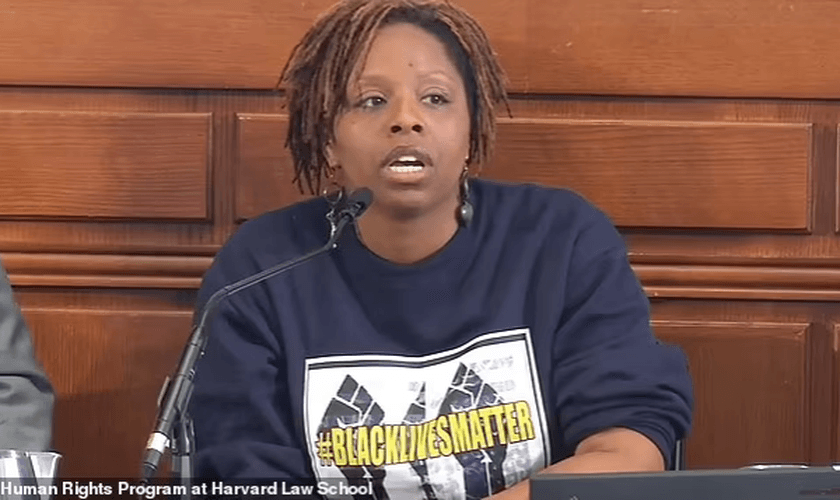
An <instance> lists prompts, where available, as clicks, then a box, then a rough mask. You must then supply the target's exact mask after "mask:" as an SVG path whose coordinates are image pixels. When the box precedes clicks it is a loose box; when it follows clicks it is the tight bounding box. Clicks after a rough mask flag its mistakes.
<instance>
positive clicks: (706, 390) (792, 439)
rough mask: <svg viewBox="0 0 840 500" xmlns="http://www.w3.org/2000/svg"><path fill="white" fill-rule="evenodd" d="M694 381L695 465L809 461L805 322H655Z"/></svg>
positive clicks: (691, 443)
mask: <svg viewBox="0 0 840 500" xmlns="http://www.w3.org/2000/svg"><path fill="white" fill-rule="evenodd" d="M653 326H654V330H655V332H656V335H657V336H658V337H659V338H661V339H662V340H664V341H666V342H669V343H673V344H677V345H679V346H680V347H682V348H683V350H684V351H685V352H686V355H687V356H688V358H689V365H690V370H691V375H692V378H693V380H694V384H695V385H694V393H695V398H696V411H695V414H694V418H695V420H694V430H693V432H692V435H691V437H690V439H689V440H688V442H687V450H688V457H687V461H688V464H689V466H690V467H691V468H708V467H742V466H745V465H750V464H752V463H753V462H755V461H756V460H758V461H761V462H763V463H783V462H807V461H808V459H809V456H808V455H809V453H808V452H809V447H808V441H809V436H808V435H807V434H806V433H807V431H808V430H809V428H808V424H807V422H808V419H809V415H808V405H809V401H808V395H809V389H808V387H809V386H808V383H809V376H808V356H807V353H808V341H809V340H808V324H778V323H760V322H751V323H746V322H744V323H739V322H688V321H662V320H657V321H654V322H653Z"/></svg>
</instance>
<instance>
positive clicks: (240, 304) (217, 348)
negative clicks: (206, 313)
mask: <svg viewBox="0 0 840 500" xmlns="http://www.w3.org/2000/svg"><path fill="white" fill-rule="evenodd" d="M227 257H228V258H233V256H231V255H230V254H228V255H227ZM223 259H224V258H223ZM221 266H222V264H221V263H220V262H219V259H217V262H216V264H215V265H214V267H213V268H212V269H211V270H210V271H209V272H208V274H207V275H206V276H205V279H204V282H203V284H202V289H201V292H200V295H199V301H198V304H201V305H203V304H204V302H205V301H206V300H207V299H208V298H209V296H210V295H211V294H212V293H213V292H215V291H216V290H218V289H220V288H221V287H223V286H225V285H228V284H230V283H232V282H234V281H236V279H239V278H242V277H244V276H245V275H247V274H249V273H248V272H244V271H243V272H240V273H227V275H228V276H229V278H224V276H225V274H226V273H224V272H223V271H222V270H221ZM237 274H238V275H237ZM234 275H236V276H234ZM270 308H271V306H270V304H269V303H268V301H267V299H266V296H265V292H264V291H263V290H261V289H260V286H259V285H257V286H255V287H253V288H250V289H248V290H246V291H243V292H241V293H239V294H237V295H235V296H232V297H231V298H230V299H229V300H227V301H224V302H223V303H222V305H221V306H220V308H219V310H218V312H217V313H216V314H214V315H211V316H210V319H209V323H208V325H209V338H208V344H207V349H206V351H205V354H204V356H203V358H202V359H201V360H200V362H199V365H198V368H197V370H196V378H195V392H194V393H193V398H192V404H191V415H192V417H193V420H194V425H195V434H196V436H195V437H196V467H195V470H196V475H197V476H198V477H200V478H204V479H226V480H227V479H249V480H252V479H264V478H270V479H280V478H304V477H309V476H311V473H310V472H309V466H308V461H307V458H306V455H305V453H304V452H303V449H302V447H301V446H300V444H299V442H298V440H297V439H296V437H295V432H294V426H293V422H292V408H291V405H290V403H289V401H290V397H289V392H288V387H287V384H286V382H285V377H284V376H283V375H282V374H284V373H285V362H284V353H283V350H282V346H281V344H280V342H279V340H278V336H277V335H275V333H274V332H273V331H272V326H271V323H272V320H271V318H272V317H273V316H272V313H271V312H270Z"/></svg>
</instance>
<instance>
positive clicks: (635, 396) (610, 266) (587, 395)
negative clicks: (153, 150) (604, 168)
mask: <svg viewBox="0 0 840 500" xmlns="http://www.w3.org/2000/svg"><path fill="white" fill-rule="evenodd" d="M554 359H555V360H556V365H555V369H554V372H553V384H554V387H556V388H559V390H558V392H557V399H556V402H555V403H556V408H555V410H556V412H557V413H556V414H558V415H559V416H560V426H561V431H562V436H563V449H564V450H563V451H564V452H565V453H566V454H567V455H571V454H573V452H574V450H575V448H576V447H577V445H578V444H579V443H580V442H581V441H582V440H584V439H585V438H587V437H589V436H591V435H593V434H595V433H598V432H600V431H602V430H605V429H608V428H611V427H624V428H629V429H632V430H635V431H638V432H640V433H642V434H644V435H645V436H647V437H648V438H649V439H651V440H652V441H653V442H654V443H656V445H657V446H658V447H659V449H660V450H661V451H662V454H663V456H664V458H665V462H666V467H669V466H670V460H671V457H672V451H673V448H674V445H675V442H676V440H677V439H681V438H683V437H685V435H686V434H687V433H688V431H689V428H690V425H691V413H692V406H693V394H692V385H691V379H690V377H689V373H688V365H687V362H686V358H685V356H684V355H683V353H682V351H681V350H680V349H679V348H678V347H676V346H668V345H665V344H662V343H660V342H658V341H657V340H656V338H655V337H654V336H653V333H652V330H651V327H650V313H649V303H648V300H647V297H646V296H645V294H644V291H643V290H642V288H641V285H640V284H639V281H638V279H637V278H636V276H635V274H634V273H633V270H632V268H631V267H630V264H629V262H628V260H627V253H626V249H625V246H624V243H623V241H622V239H621V237H620V236H619V234H618V232H617V231H616V230H615V228H614V227H613V226H612V224H611V223H610V222H609V220H608V219H607V218H606V217H605V216H604V215H603V214H601V213H600V212H596V213H595V214H593V216H592V217H591V219H590V222H589V223H588V224H587V225H586V227H585V228H584V229H583V230H582V231H581V232H580V234H579V236H578V239H577V241H576V242H575V245H574V252H573V256H572V260H571V267H570V270H569V274H568V281H567V287H566V302H565V306H564V311H563V317H562V320H561V325H560V327H559V329H558V331H557V336H556V338H555V348H554Z"/></svg>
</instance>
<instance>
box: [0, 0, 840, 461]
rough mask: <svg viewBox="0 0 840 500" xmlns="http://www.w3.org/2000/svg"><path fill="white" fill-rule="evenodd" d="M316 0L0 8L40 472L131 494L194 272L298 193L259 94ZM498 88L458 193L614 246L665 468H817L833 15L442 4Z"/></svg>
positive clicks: (826, 411) (474, 0) (608, 3)
mask: <svg viewBox="0 0 840 500" xmlns="http://www.w3.org/2000/svg"><path fill="white" fill-rule="evenodd" d="M331 3H332V2H331V0H311V1H310V0H305V1H295V2H292V1H279V0H240V1H239V2H230V1H227V0H205V1H203V2H199V3H196V2H185V1H171V0H143V1H139V2H121V1H118V0H77V1H74V2H65V1H63V0H27V1H17V0H0V33H2V36H1V37H0V176H2V178H3V180H4V182H3V183H0V255H1V256H2V260H3V263H4V265H5V266H6V267H7V269H8V270H9V272H10V275H11V278H12V282H13V284H14V286H15V290H16V293H17V296H18V298H19V301H20V303H21V305H22V307H23V309H24V313H25V315H26V318H27V320H28V321H29V322H30V324H31V327H32V329H33V331H34V335H35V342H36V348H37V351H38V354H39V356H40V358H41V359H42V361H43V363H44V365H45V367H46V369H47V371H48V372H49V374H50V376H51V378H52V380H53V382H54V384H55V386H56V388H57V391H58V402H57V405H56V413H55V447H56V449H57V450H59V451H60V452H62V453H64V454H65V461H64V463H63V467H62V475H63V476H66V477H83V476H99V477H108V476H133V475H135V474H136V471H137V469H138V464H139V457H140V454H141V450H142V448H143V446H144V443H145V439H146V437H147V436H148V433H149V431H150V429H151V425H152V420H153V418H154V415H155V401H156V398H157V394H158V390H159V387H160V384H161V383H162V381H163V379H164V377H165V375H166V374H167V373H169V372H170V371H171V370H172V369H173V368H174V365H175V363H176V361H177V358H178V355H179V353H180V351H181V348H182V346H183V343H184V341H185V339H186V337H187V335H188V331H189V325H190V317H191V310H192V302H193V300H194V297H195V291H196V288H197V287H198V285H199V283H200V279H201V275H202V273H203V272H204V270H205V269H206V268H207V266H208V265H209V263H210V261H211V259H212V256H213V254H214V253H215V252H216V251H217V250H218V248H219V247H220V245H221V244H222V243H223V242H224V241H225V239H226V238H227V237H228V236H229V235H230V234H231V233H232V232H233V231H234V230H235V228H236V227H237V225H238V224H239V223H240V222H241V221H242V220H244V219H246V218H248V217H251V216H254V215H256V214H258V213H261V212H263V211H265V210H268V209H271V208H274V207H278V206H282V205H286V204H289V203H292V202H294V201H296V200H298V199H300V195H299V194H298V192H297V191H296V188H294V187H293V186H292V185H291V184H290V180H291V175H290V161H289V158H288V156H287V153H286V152H285V151H284V150H283V148H282V143H283V135H282V134H283V130H284V124H285V122H284V118H283V109H282V103H281V100H280V97H279V96H278V95H277V94H276V93H274V92H273V91H272V88H273V86H274V84H275V82H276V80H277V76H278V72H279V70H280V68H282V66H283V63H284V62H285V59H286V57H287V55H288V53H289V51H290V49H291V47H292V45H293V44H294V43H295V42H296V41H297V39H298V38H299V37H300V36H301V35H302V34H303V32H304V30H305V29H306V28H307V27H308V26H309V24H310V23H311V21H312V20H313V19H314V18H315V16H316V15H317V14H318V13H319V12H321V11H322V10H324V8H326V7H327V6H328V5H330V4H331ZM459 3H460V4H461V5H463V6H464V7H466V8H467V9H468V10H469V11H470V12H472V13H473V14H474V15H475V16H476V17H477V18H478V19H479V21H480V22H481V23H482V24H483V25H484V26H485V27H486V29H487V30H488V32H489V34H490V37H491V39H492V41H493V43H494V44H495V46H496V48H497V50H498V52H499V55H500V57H501V59H502V62H503V64H504V66H505V68H506V69H507V71H508V74H509V79H510V91H511V93H512V97H513V103H512V111H513V118H507V117H505V118H503V119H502V121H501V125H500V135H499V143H498V145H497V150H498V153H497V156H496V159H495V161H494V162H493V164H491V165H486V166H485V167H484V170H483V173H482V175H484V176H487V177H491V178H497V179H509V180H521V181H536V182H541V183H546V184H550V185H562V186H569V187H572V188H574V189H576V190H578V191H580V192H581V193H583V194H584V195H586V196H587V197H589V198H590V199H591V200H592V201H594V202H595V203H596V204H598V205H600V206H601V207H602V208H604V209H605V210H606V211H607V212H608V213H609V214H610V216H611V217H612V218H613V220H614V221H615V222H616V224H617V225H619V227H620V229H621V231H622V233H623V234H624V235H625V236H626V239H627V242H628V246H629V249H630V257H631V260H632V263H633V265H634V267H635V270H636V271H637V273H638V275H639V277H640V279H641V280H642V283H643V284H644V286H645V288H646V290H647V292H648V294H649V295H650V297H651V301H652V311H653V322H654V327H655V330H656V332H657V334H658V335H659V336H660V337H661V338H663V339H665V340H667V341H670V342H675V343H677V344H679V345H681V346H682V347H683V348H684V349H685V350H686V352H687V353H688V355H689V358H690V362H691V370H692V372H693V376H694V380H695V383H696V396H697V409H696V426H695V429H694V433H693V435H692V436H691V438H690V440H689V441H688V465H689V466H690V467H695V468H701V467H737V466H742V465H747V464H751V463H756V462H801V463H812V464H819V463H828V462H834V461H840V435H838V432H837V429H838V425H840V411H838V393H840V304H838V302H840V236H838V231H840V202H838V200H840V190H838V182H837V180H838V177H837V171H838V127H839V126H840V105H839V103H840V101H838V98H840V57H837V56H836V49H837V42H838V40H840V37H838V34H837V33H838V29H837V27H838V26H840V3H838V2H836V1H831V0H809V1H807V2H805V1H800V0H785V1H779V2H767V1H764V0H706V1H704V2H697V1H694V0H641V1H637V0H631V1H627V0H590V1H588V2H572V1H569V0H516V1H514V0H460V2H459Z"/></svg>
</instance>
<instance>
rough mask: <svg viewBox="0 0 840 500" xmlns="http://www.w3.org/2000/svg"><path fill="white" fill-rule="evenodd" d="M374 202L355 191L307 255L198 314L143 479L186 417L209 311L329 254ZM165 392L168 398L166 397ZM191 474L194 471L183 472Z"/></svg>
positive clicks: (226, 290) (240, 285)
mask: <svg viewBox="0 0 840 500" xmlns="http://www.w3.org/2000/svg"><path fill="white" fill-rule="evenodd" d="M372 201H373V194H372V193H371V191H370V189H368V188H360V189H357V190H356V191H354V192H353V193H352V194H350V196H349V197H348V199H347V202H346V203H345V204H344V206H343V207H342V208H341V210H340V211H339V212H338V215H337V217H336V225H335V230H334V231H333V232H332V235H331V236H330V239H329V241H327V243H326V244H325V245H324V246H322V247H320V248H318V249H316V250H313V251H311V252H309V253H308V254H305V255H303V256H300V257H297V258H295V259H292V260H288V261H285V262H281V263H279V264H277V265H274V266H272V267H269V268H268V269H264V270H262V271H260V272H258V273H256V274H252V275H251V276H247V277H245V278H243V279H241V280H239V281H236V282H234V283H231V284H230V285H227V286H225V287H223V288H220V289H219V290H217V291H216V292H215V293H214V294H213V295H211V296H210V298H209V299H208V300H207V303H206V304H205V305H204V307H203V308H202V310H201V313H200V314H199V315H198V320H197V321H196V322H195V323H194V326H193V330H192V333H191V334H190V340H189V342H188V343H187V345H186V347H185V349H184V352H183V353H182V355H181V361H180V362H179V363H178V370H177V372H176V374H175V377H174V378H172V379H169V378H168V377H167V380H166V381H165V382H164V383H163V387H162V388H161V397H162V404H160V403H159V405H158V407H159V412H158V417H157V424H156V425H155V430H154V432H152V434H151V435H150V436H149V440H148V442H147V443H146V450H145V452H144V454H143V461H142V464H141V471H140V475H141V480H142V481H144V482H146V481H147V480H148V479H149V478H151V477H152V476H154V475H155V473H156V472H157V468H158V465H159V463H160V459H161V458H162V457H163V454H164V452H165V451H166V448H167V447H168V446H169V440H170V437H171V435H172V431H173V426H174V424H175V423H176V421H177V420H178V419H180V418H182V417H183V415H184V410H185V408H186V407H187V404H188V403H189V400H190V397H191V396H192V391H193V378H194V377H195V366H196V363H197V362H198V360H199V358H200V357H201V356H202V354H204V348H205V347H206V345H207V334H206V333H205V325H206V323H207V319H208V317H209V316H210V313H212V312H214V311H215V309H216V308H217V307H218V306H219V304H220V303H221V302H222V301H223V300H225V299H226V298H228V297H230V296H231V295H233V294H235V293H238V292H241V291H242V290H245V289H246V288H249V287H251V286H253V285H256V284H257V283H261V282H263V281H265V280H267V279H269V278H271V277H274V276H276V275H278V274H280V273H283V272H285V271H288V270H289V269H292V268H293V267H296V266H298V265H300V264H303V263H304V262H306V261H308V260H311V259H313V258H315V257H317V256H319V255H321V254H323V253H326V252H328V251H330V250H332V249H333V248H335V247H336V242H337V241H338V238H339V236H341V232H342V231H344V228H345V227H346V226H347V224H349V223H350V222H353V221H354V220H356V219H357V218H358V217H360V216H361V215H362V214H363V213H364V211H365V210H367V208H368V207H369V206H370V204H371V202H372ZM164 394H165V398H163V396H164ZM182 472H186V473H191V471H182Z"/></svg>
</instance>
